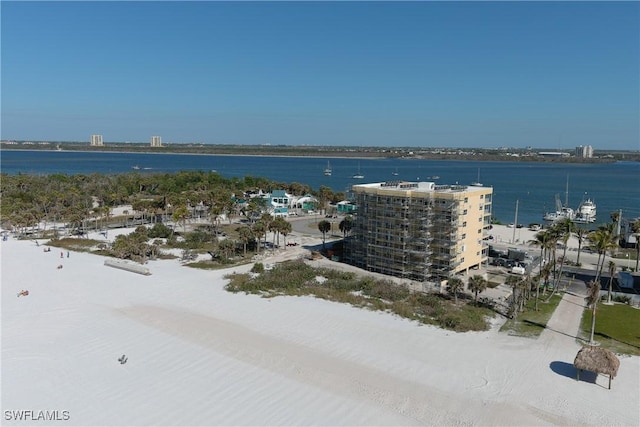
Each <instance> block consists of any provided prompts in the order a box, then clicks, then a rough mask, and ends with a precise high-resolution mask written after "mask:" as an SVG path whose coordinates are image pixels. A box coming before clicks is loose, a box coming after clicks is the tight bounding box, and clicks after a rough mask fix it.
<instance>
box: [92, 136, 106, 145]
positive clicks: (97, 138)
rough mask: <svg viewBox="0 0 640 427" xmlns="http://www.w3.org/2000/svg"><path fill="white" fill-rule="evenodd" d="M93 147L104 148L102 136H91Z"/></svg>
mask: <svg viewBox="0 0 640 427" xmlns="http://www.w3.org/2000/svg"><path fill="white" fill-rule="evenodd" d="M91 145H92V146H96V147H101V146H103V145H104V143H103V142H102V135H91Z"/></svg>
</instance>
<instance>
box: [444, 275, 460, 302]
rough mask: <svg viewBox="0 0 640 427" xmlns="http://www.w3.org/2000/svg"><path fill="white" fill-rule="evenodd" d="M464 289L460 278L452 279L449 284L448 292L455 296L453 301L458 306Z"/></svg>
mask: <svg viewBox="0 0 640 427" xmlns="http://www.w3.org/2000/svg"><path fill="white" fill-rule="evenodd" d="M462 289H464V283H463V282H462V279H460V278H459V277H455V276H454V277H450V278H449V281H448V282H447V291H449V292H451V293H452V294H453V300H454V301H455V303H456V304H458V293H459V292H460V291H461V290H462Z"/></svg>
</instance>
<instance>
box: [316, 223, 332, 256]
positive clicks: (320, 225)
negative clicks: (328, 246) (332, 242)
mask: <svg viewBox="0 0 640 427" xmlns="http://www.w3.org/2000/svg"><path fill="white" fill-rule="evenodd" d="M318 230H320V232H321V233H322V250H324V243H325V239H326V235H327V233H328V232H329V230H331V223H330V222H329V221H327V220H324V219H323V220H322V221H320V222H319V223H318Z"/></svg>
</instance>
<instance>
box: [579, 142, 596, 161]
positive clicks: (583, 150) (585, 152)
mask: <svg viewBox="0 0 640 427" xmlns="http://www.w3.org/2000/svg"><path fill="white" fill-rule="evenodd" d="M576 157H580V158H583V159H590V158H592V157H593V147H592V146H590V145H584V146H583V145H580V146H579V147H576Z"/></svg>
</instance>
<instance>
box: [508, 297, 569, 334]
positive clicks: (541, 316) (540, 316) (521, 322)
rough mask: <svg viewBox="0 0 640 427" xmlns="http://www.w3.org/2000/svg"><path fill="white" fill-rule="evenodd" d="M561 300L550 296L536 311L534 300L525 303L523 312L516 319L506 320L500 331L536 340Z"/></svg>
mask: <svg viewBox="0 0 640 427" xmlns="http://www.w3.org/2000/svg"><path fill="white" fill-rule="evenodd" d="M561 300H562V295H552V296H551V297H550V298H549V299H548V300H547V301H544V302H542V303H540V304H538V309H537V310H536V309H535V304H536V302H535V301H534V300H531V299H530V300H528V301H525V303H524V311H523V312H522V313H520V314H519V315H518V316H517V317H514V318H511V319H508V320H507V321H506V322H505V323H504V325H502V327H501V328H500V331H501V332H505V333H507V334H509V335H514V336H520V337H529V338H537V337H538V336H540V334H541V333H542V331H543V330H544V329H545V328H546V326H547V323H548V322H549V319H550V318H551V316H552V315H553V312H554V311H555V309H556V308H557V307H558V304H560V301H561Z"/></svg>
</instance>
